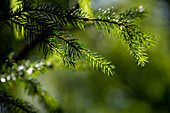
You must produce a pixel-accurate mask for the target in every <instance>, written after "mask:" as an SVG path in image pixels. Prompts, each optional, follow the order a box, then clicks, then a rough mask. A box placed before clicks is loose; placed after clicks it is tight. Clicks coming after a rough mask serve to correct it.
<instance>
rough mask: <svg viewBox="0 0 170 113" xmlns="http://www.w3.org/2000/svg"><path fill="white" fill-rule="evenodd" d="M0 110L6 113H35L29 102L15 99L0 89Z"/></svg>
mask: <svg viewBox="0 0 170 113" xmlns="http://www.w3.org/2000/svg"><path fill="white" fill-rule="evenodd" d="M0 110H3V112H8V113H21V112H22V113H37V110H35V109H34V108H33V106H30V105H29V103H27V102H23V101H22V100H21V99H16V98H14V97H13V96H11V95H9V94H8V93H7V92H4V91H3V90H1V89H0Z"/></svg>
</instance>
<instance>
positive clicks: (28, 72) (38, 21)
mask: <svg viewBox="0 0 170 113" xmlns="http://www.w3.org/2000/svg"><path fill="white" fill-rule="evenodd" d="M79 2H80V6H82V4H83V1H81V0H80V1H79ZM84 2H85V1H84ZM86 3H87V4H86V5H87V6H88V8H87V7H86V6H85V7H86V8H83V9H86V10H87V9H88V11H87V12H86V10H83V9H82V8H78V7H74V8H73V9H65V8H62V7H61V6H59V5H55V3H44V4H39V3H36V4H35V2H34V0H29V1H28V0H18V1H16V3H15V2H12V4H11V5H10V4H9V6H11V9H6V11H5V13H0V28H4V27H9V28H11V30H12V31H13V32H14V33H16V34H15V36H16V38H18V37H19V38H20V40H22V39H24V38H25V40H26V41H27V42H28V43H29V44H30V45H31V44H39V47H40V48H42V49H43V53H44V56H45V58H46V57H47V56H48V55H50V54H55V55H58V56H60V58H62V61H63V63H64V64H66V65H68V66H72V67H75V66H76V62H78V61H81V59H82V58H86V59H87V60H88V61H89V63H90V64H91V66H92V67H93V68H94V69H97V70H101V71H102V72H103V73H105V74H107V75H114V69H115V66H114V65H113V64H112V63H111V62H110V61H108V60H106V59H105V58H104V57H102V56H101V55H99V54H98V53H96V52H92V51H91V50H89V49H88V48H86V47H85V46H84V45H83V44H82V43H81V42H79V41H78V39H74V38H73V37H72V36H69V35H68V34H67V31H69V30H70V29H73V28H79V29H81V30H85V26H86V25H93V24H95V26H96V28H97V29H98V30H100V31H101V33H102V34H107V35H108V36H109V37H117V38H119V39H120V40H121V41H122V42H123V44H126V45H127V46H128V48H129V51H130V54H131V55H132V56H133V57H134V58H135V59H136V61H137V62H138V65H141V66H144V65H145V63H146V62H148V57H147V53H146V51H147V50H148V49H149V48H150V46H151V45H154V44H155V38H154V36H153V35H151V34H150V33H147V32H143V31H141V30H140V27H139V26H138V25H136V24H135V23H134V21H135V20H136V18H143V17H144V16H145V11H144V9H143V7H142V6H140V7H139V8H133V9H130V10H127V11H125V12H124V13H120V14H115V10H114V9H113V8H108V9H107V10H103V9H101V8H99V11H97V12H96V15H95V16H93V15H92V13H91V12H92V11H91V8H90V5H91V3H90V1H86ZM89 12H90V13H89ZM19 57H20V56H18V58H14V57H12V58H10V60H9V61H8V63H7V62H5V61H4V62H3V64H2V66H1V68H2V69H1V71H0V73H1V75H0V76H1V82H11V81H15V80H16V81H15V85H17V86H19V85H21V89H23V91H24V92H25V93H27V95H29V96H32V97H34V96H38V97H39V102H40V103H41V104H43V105H44V106H45V108H46V109H47V111H49V112H62V111H61V110H60V109H59V108H58V106H53V104H54V103H55V105H57V102H54V101H53V100H52V98H50V96H48V93H47V92H46V91H44V90H42V89H41V88H40V86H39V83H38V82H36V77H37V75H38V74H39V72H41V71H44V70H46V69H49V67H51V65H48V63H47V62H43V61H40V62H39V61H37V62H26V61H24V63H18V62H19V61H18V60H19ZM19 64H20V65H19ZM1 97H2V99H3V98H4V99H6V98H7V99H6V100H7V102H10V101H13V100H14V101H13V102H14V103H16V105H18V104H17V103H21V102H20V101H15V99H13V98H11V97H10V96H8V95H6V93H5V92H3V91H2V96H1ZM51 101H52V103H53V104H51V103H50V102H51ZM4 102H5V101H3V102H0V104H2V105H4V106H5V107H8V104H6V103H5V104H4ZM11 104H13V103H12V102H11ZM20 105H21V106H24V105H23V104H20ZM21 106H19V107H20V108H21V109H25V108H24V107H23V108H22V107H21ZM17 107H18V106H17ZM26 108H30V107H29V106H28V107H26ZM28 110H29V109H28ZM28 112H32V111H28Z"/></svg>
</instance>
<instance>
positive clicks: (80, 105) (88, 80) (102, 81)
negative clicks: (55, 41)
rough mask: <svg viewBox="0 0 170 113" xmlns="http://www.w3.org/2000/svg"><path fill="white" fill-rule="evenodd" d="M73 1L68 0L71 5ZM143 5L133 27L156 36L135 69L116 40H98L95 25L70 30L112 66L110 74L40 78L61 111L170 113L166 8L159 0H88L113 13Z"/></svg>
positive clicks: (169, 40) (64, 71) (76, 73)
mask: <svg viewBox="0 0 170 113" xmlns="http://www.w3.org/2000/svg"><path fill="white" fill-rule="evenodd" d="M74 3H75V2H73V1H72V0H71V1H69V4H70V7H71V6H72V5H74ZM140 5H143V6H144V8H145V9H146V10H147V11H148V16H147V17H146V18H145V19H143V20H138V21H137V23H138V24H140V25H141V26H143V30H145V31H147V32H151V33H152V34H154V35H155V36H156V38H157V44H156V46H155V47H152V48H151V50H150V51H148V54H149V58H150V60H149V63H148V64H147V65H146V66H145V67H143V68H141V67H139V66H137V63H136V62H135V61H134V59H133V58H132V56H130V55H129V51H128V50H127V48H126V46H124V45H123V44H122V43H121V42H120V40H117V39H116V38H110V39H109V38H108V37H107V36H102V35H101V34H100V32H99V31H97V30H96V28H95V27H94V26H89V27H86V31H80V30H73V32H72V34H73V36H74V38H79V39H80V41H82V42H84V43H85V45H86V46H87V47H89V48H90V49H91V50H93V51H96V52H99V53H100V54H101V55H103V56H105V57H106V58H108V59H109V60H111V61H112V62H113V64H114V65H115V66H116V74H115V76H109V77H108V76H106V75H104V74H102V73H101V72H100V71H96V70H85V69H84V71H83V69H82V70H81V69H78V70H69V69H56V70H55V71H54V70H51V71H49V72H47V73H46V74H44V75H43V76H40V77H39V79H40V81H41V83H42V84H43V85H44V87H45V88H46V89H48V90H49V91H50V92H52V93H55V94H56V95H57V98H58V102H59V103H60V104H61V106H62V107H63V109H64V111H65V113H169V112H170V32H169V29H170V12H169V11H170V7H169V5H170V4H169V3H168V1H164V0H92V8H93V9H94V10H97V9H98V8H99V7H102V8H105V9H106V8H108V7H112V6H114V7H115V9H117V10H118V12H121V11H124V10H126V9H129V8H132V7H138V6H140Z"/></svg>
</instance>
